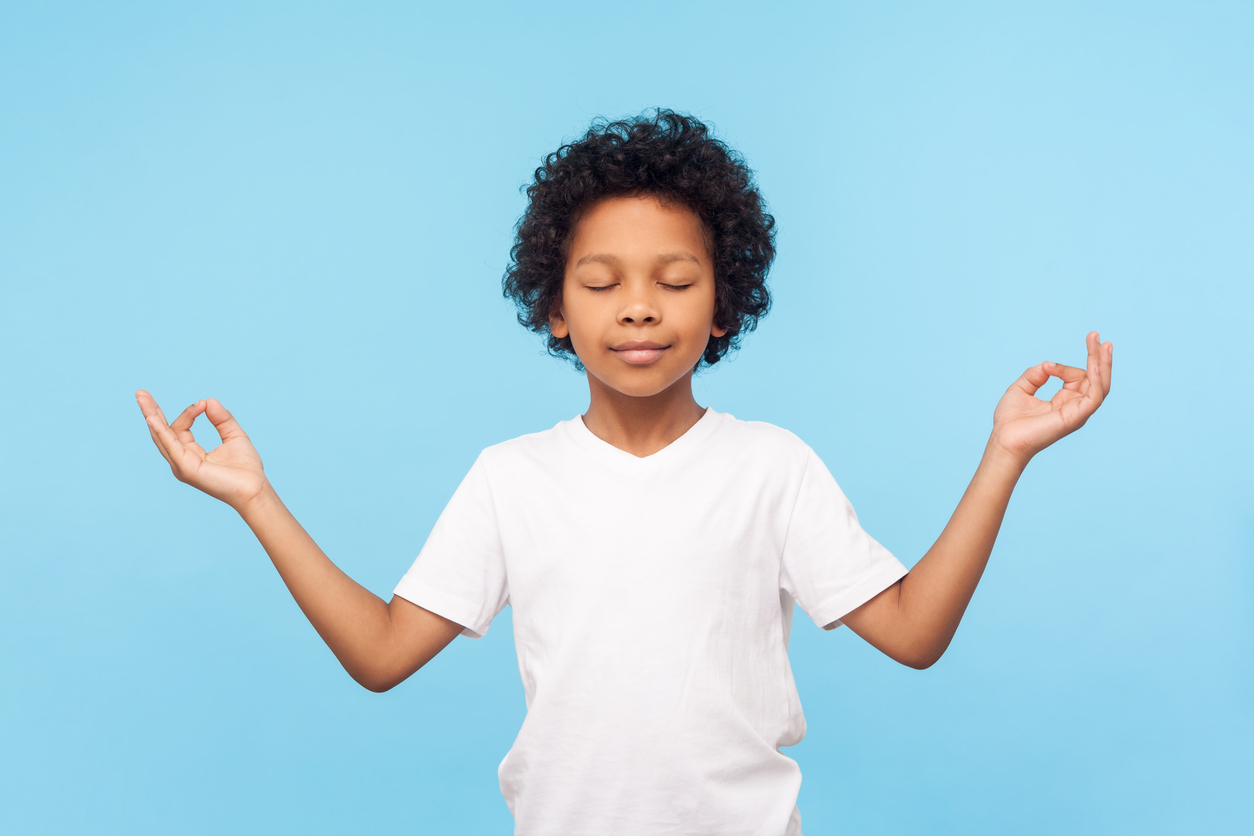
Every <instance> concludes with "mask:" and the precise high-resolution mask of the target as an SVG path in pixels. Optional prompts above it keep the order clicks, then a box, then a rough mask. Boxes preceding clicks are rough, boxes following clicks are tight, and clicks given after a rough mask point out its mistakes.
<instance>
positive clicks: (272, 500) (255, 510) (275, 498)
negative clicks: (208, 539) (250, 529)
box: [232, 479, 283, 524]
mask: <svg viewBox="0 0 1254 836" xmlns="http://www.w3.org/2000/svg"><path fill="white" fill-rule="evenodd" d="M282 504H283V503H282V501H281V500H280V499H279V495H278V493H276V492H275V490H274V487H273V486H272V485H271V484H270V480H269V479H267V480H266V481H265V482H264V483H263V484H262V486H261V489H260V490H258V491H257V492H256V493H255V494H253V495H252V496H250V497H249V498H248V499H245V500H243V501H241V502H238V503H236V504H234V505H233V506H232V507H233V508H235V512H236V513H237V514H239V515H240V516H241V517H243V518H244V521H245V522H249V521H250V520H251V519H254V518H256V517H257V516H259V515H262V514H265V513H266V511H267V510H268V509H271V508H274V507H275V506H277V505H282ZM250 524H251V523H250Z"/></svg>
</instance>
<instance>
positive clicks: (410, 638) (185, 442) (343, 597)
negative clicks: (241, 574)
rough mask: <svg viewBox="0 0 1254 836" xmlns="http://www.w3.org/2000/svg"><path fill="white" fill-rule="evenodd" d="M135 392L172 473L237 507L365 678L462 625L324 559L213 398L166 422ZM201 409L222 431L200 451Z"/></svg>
mask: <svg viewBox="0 0 1254 836" xmlns="http://www.w3.org/2000/svg"><path fill="white" fill-rule="evenodd" d="M136 401H137V402H138V404H139V407H140V410H141V411H142V412H143V413H144V417H145V419H146V420H147V422H148V429H149V431H150V433H151V434H152V438H153V442H154V443H155V444H156V445H157V448H158V449H159V450H160V451H161V454H162V455H163V456H164V457H165V459H166V461H167V462H169V464H170V468H171V470H173V472H174V475H175V477H176V478H177V479H179V481H181V482H186V483H188V484H190V485H192V486H193V487H195V488H197V489H199V490H201V491H204V492H205V493H207V494H209V495H210V496H213V497H215V498H217V499H220V500H222V501H223V502H225V503H227V504H228V505H230V506H231V507H232V508H234V509H235V510H236V511H237V512H238V513H239V514H240V516H241V517H243V519H244V521H245V522H246V523H247V524H248V527H249V528H251V529H252V531H253V533H254V534H256V535H257V539H258V540H259V541H260V542H261V545H262V547H263V548H265V550H266V553H267V554H268V555H269V556H270V559H271V561H272V562H273V563H274V567H275V569H277V570H278V572H279V576H280V577H282V578H283V582H284V583H285V584H286V585H287V588H288V590H289V591H290V592H291V593H292V597H293V598H295V599H296V603H297V605H298V606H299V607H300V608H301V611H302V612H303V613H304V614H305V616H306V617H307V618H308V619H309V621H310V623H311V624H313V627H314V629H315V630H317V631H318V635H319V636H321V637H322V639H323V641H325V642H326V643H327V646H328V647H330V648H331V652H332V653H334V654H335V656H336V658H337V659H339V661H340V664H341V665H343V666H344V669H345V670H346V671H347V672H348V674H349V675H350V676H352V677H353V679H355V680H356V681H357V682H359V683H360V684H361V685H362V686H363V687H365V688H368V689H369V690H371V691H386V690H388V689H389V688H392V687H394V686H395V685H397V684H399V683H400V682H403V681H404V680H405V679H406V678H408V677H409V676H410V675H411V674H413V673H414V672H415V671H416V670H418V669H419V668H421V667H422V666H423V665H425V664H426V663H427V662H429V661H430V660H431V659H432V658H433V657H434V656H435V655H436V654H437V653H439V652H440V651H441V650H443V649H444V648H445V647H446V646H447V645H448V644H449V642H451V641H452V640H453V639H454V638H456V636H457V634H458V633H460V632H461V630H462V625H460V624H457V623H456V622H453V621H450V620H449V619H447V618H444V617H443V616H439V615H436V614H435V613H433V612H430V611H429V610H426V609H423V608H422V607H419V606H418V605H416V604H413V603H410V602H409V601H406V600H405V599H403V598H397V597H395V596H393V598H392V601H391V603H390V604H388V603H384V602H383V599H382V598H379V597H378V596H377V595H375V594H374V593H372V592H370V591H369V590H367V589H366V588H365V587H363V586H361V585H360V584H358V583H357V582H356V581H354V580H353V579H352V578H350V577H349V576H348V575H346V574H344V572H343V571H341V570H340V568H339V567H338V566H336V565H335V564H334V563H332V562H331V560H330V558H328V557H327V556H326V554H325V553H323V551H322V549H320V548H319V547H318V544H317V543H315V542H314V541H313V538H312V537H310V536H309V534H308V532H306V531H305V529H304V528H303V527H302V526H301V524H300V523H299V522H297V521H296V518H295V517H294V516H292V514H291V512H290V511H288V509H287V507H286V506H285V505H284V504H283V502H282V501H281V500H280V499H279V497H278V494H277V493H275V491H274V488H273V487H272V486H271V485H270V483H269V480H268V479H266V477H265V474H264V473H263V471H262V467H261V457H260V456H258V455H257V452H256V450H255V449H254V448H253V446H252V442H250V441H249V439H248V436H247V435H246V434H245V433H244V431H243V429H241V428H240V426H239V424H238V423H236V421H235V419H234V418H233V417H232V416H231V413H229V412H227V410H226V409H225V408H224V407H223V406H222V405H221V404H220V403H218V402H217V401H216V400H215V399H213V398H210V399H209V400H208V401H203V400H202V401H197V402H196V403H195V404H192V405H191V406H189V407H188V408H187V409H186V410H184V411H183V414H181V415H180V416H179V417H178V418H176V419H175V420H174V423H173V424H168V425H167V423H166V420H165V415H164V414H163V413H162V412H161V409H160V407H158V406H157V404H156V401H155V400H154V399H153V398H152V396H151V395H150V394H148V393H147V392H145V391H144V390H142V389H141V390H139V391H138V392H137V393H136ZM202 411H203V412H204V413H205V417H207V418H208V419H209V421H210V422H211V423H212V424H213V425H214V426H215V427H216V428H217V430H218V433H219V435H220V436H221V437H222V444H220V445H219V446H218V447H216V448H214V449H213V450H212V451H210V452H208V453H206V452H205V450H204V448H202V447H201V446H200V445H199V444H197V443H196V441H195V439H194V438H193V437H192V432H191V427H192V423H193V422H194V421H195V419H196V416H197V415H199V414H200V413H201V412H202Z"/></svg>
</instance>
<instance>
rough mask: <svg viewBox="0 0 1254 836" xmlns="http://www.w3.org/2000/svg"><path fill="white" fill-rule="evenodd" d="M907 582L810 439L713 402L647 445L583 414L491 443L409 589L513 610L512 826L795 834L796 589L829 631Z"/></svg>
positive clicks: (452, 610)
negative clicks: (668, 436)
mask: <svg viewBox="0 0 1254 836" xmlns="http://www.w3.org/2000/svg"><path fill="white" fill-rule="evenodd" d="M905 574H906V568H905V566H903V565H902V564H901V563H900V562H898V561H897V559H896V558H894V557H893V556H892V554H890V553H889V552H888V550H887V549H885V548H884V547H883V546H881V545H880V544H879V543H877V542H876V541H875V540H873V539H871V537H870V536H869V535H867V534H866V532H864V531H863V530H862V528H861V527H860V526H859V525H858V518H857V516H856V515H855V514H854V511H853V508H852V507H851V506H850V504H849V501H848V500H847V499H846V498H845V495H844V494H843V493H842V492H841V490H840V488H839V487H838V486H837V484H836V481H835V480H834V479H833V478H832V475H831V473H829V472H828V470H827V468H826V467H825V466H824V464H823V462H822V461H820V460H819V458H818V456H816V455H815V454H814V451H813V450H811V449H810V448H809V447H808V446H807V445H806V444H805V443H803V442H802V441H801V439H799V438H797V436H795V435H793V434H792V433H790V432H788V431H787V430H783V429H780V428H779V427H776V426H774V425H772V424H767V423H763V422H760V421H741V420H738V419H736V418H735V417H733V416H731V415H728V414H725V413H719V412H715V411H714V410H712V409H707V410H706V412H705V414H704V415H703V416H702V417H701V419H700V420H699V421H697V423H696V424H694V425H693V426H692V427H691V428H689V430H688V431H687V432H686V433H684V435H682V436H681V437H680V438H678V439H676V440H675V441H674V442H672V443H671V444H670V445H668V446H667V447H665V448H663V449H662V450H659V451H658V452H656V453H654V454H653V455H651V456H645V457H643V458H638V457H636V456H633V455H632V454H630V453H627V452H626V451H623V450H619V449H618V448H617V447H614V446H613V445H612V444H609V443H608V442H606V441H603V440H602V439H600V438H598V437H597V436H595V435H593V434H592V432H591V431H590V430H589V429H588V428H587V427H586V426H585V425H584V423H583V419H582V418H581V417H579V416H576V417H575V418H573V419H571V420H569V421H562V422H560V423H558V424H557V425H556V426H554V427H553V428H552V429H549V430H545V431H544V432H538V433H532V434H530V435H524V436H521V437H519V438H515V439H512V440H510V441H506V442H503V443H501V444H496V445H493V446H491V447H488V448H487V449H485V450H484V451H483V452H482V453H481V454H480V455H479V457H478V459H476V461H475V463H474V465H473V466H472V467H471V469H470V472H469V473H468V474H467V475H466V477H465V479H464V480H463V481H462V483H461V485H460V486H459V487H458V488H457V491H456V492H455V493H454V494H453V497H452V499H451V500H450V501H449V504H448V506H447V507H446V508H445V509H444V512H443V513H442V514H441V515H440V518H439V520H438V521H437V522H436V524H435V527H434V529H433V530H432V531H431V535H430V537H428V539H427V542H426V544H425V545H424V546H423V548H422V551H421V553H419V555H418V557H417V559H416V560H415V561H414V564H413V566H412V567H411V568H410V569H409V571H408V572H406V573H405V576H404V577H403V578H401V581H400V583H399V584H397V586H396V590H395V594H396V595H398V596H400V597H402V598H405V599H406V600H408V601H412V602H413V603H415V604H418V605H419V606H421V607H425V608H426V609H428V610H431V611H432V612H435V613H438V614H439V615H442V616H444V617H445V618H448V619H451V620H452V621H455V622H457V623H459V624H462V625H464V626H465V630H463V635H467V636H471V637H474V638H478V637H480V636H482V635H483V634H484V633H486V632H487V630H488V625H489V624H490V623H491V621H492V619H493V617H495V616H496V614H497V613H498V612H500V611H501V610H502V609H503V608H504V607H505V605H506V604H510V605H511V606H512V607H513V621H514V643H515V645H516V647H517V650H518V668H519V671H520V672H521V674H522V681H523V689H524V691H525V693H526V699H527V716H526V719H525V720H524V721H523V724H522V728H521V730H520V731H519V733H518V738H517V739H516V740H515V741H514V745H513V747H512V748H511V749H510V750H509V752H508V754H506V756H505V758H504V760H502V761H501V765H500V768H499V770H498V775H499V777H500V782H501V792H502V794H503V795H504V796H505V801H506V803H507V804H508V805H509V809H510V812H511V813H513V815H514V820H515V831H514V832H515V834H516V836H581V834H597V836H613V835H614V834H630V836H654V835H655V834H657V835H658V836H660V834H667V836H671V834H675V835H676V836H678V834H694V836H695V834H702V836H708V834H719V836H736V834H744V835H745V836H799V834H800V833H801V815H800V813H799V812H798V811H797V808H796V801H797V794H798V791H799V790H800V787H801V770H800V768H799V767H798V765H797V763H796V762H795V761H794V760H792V759H791V758H789V757H788V756H787V755H785V754H783V753H782V752H780V747H783V746H792V745H794V744H796V743H798V742H800V740H801V738H802V736H803V735H804V734H805V718H804V716H803V715H802V713H801V703H800V701H799V699H798V696H797V689H796V685H795V684H794V682H793V676H792V669H791V668H790V666H789V664H788V635H789V628H790V626H791V623H792V612H793V602H794V600H795V601H796V602H797V603H798V604H800V605H801V608H802V609H803V610H804V611H805V612H806V613H807V614H808V615H809V616H810V618H812V619H813V620H814V622H815V623H816V624H817V625H819V626H820V627H823V628H824V629H829V630H830V629H832V628H835V627H838V626H840V621H839V620H838V619H839V618H840V617H841V616H843V615H845V614H846V613H848V612H849V611H850V610H853V609H855V608H856V607H858V606H859V605H861V604H863V603H864V602H866V601H867V600H869V599H871V598H872V597H874V596H875V595H876V594H877V593H879V592H881V591H882V590H884V589H885V588H887V587H888V586H890V585H891V584H892V583H893V582H895V581H896V580H897V579H899V578H900V577H902V576H903V575H905Z"/></svg>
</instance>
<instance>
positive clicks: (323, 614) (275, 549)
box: [236, 483, 462, 692]
mask: <svg viewBox="0 0 1254 836" xmlns="http://www.w3.org/2000/svg"><path fill="white" fill-rule="evenodd" d="M236 510H237V511H238V512H239V514H240V516H241V517H243V518H244V522H246V523H247V524H248V527H249V528H251V529H252V531H253V534H255V535H257V539H258V540H259V541H260V542H261V545H262V547H263V548H264V549H265V550H266V554H268V555H270V560H271V561H272V562H273V563H274V568H275V569H277V570H278V572H279V576H280V577H282V578H283V582H284V583H285V584H287V588H288V591H289V592H291V593H292V597H293V598H295V599H296V603H297V605H298V606H299V607H300V609H301V612H303V613H304V614H305V617H306V618H308V619H309V623H310V624H312V625H313V628H314V629H315V630H317V631H318V635H319V636H321V637H322V640H323V641H324V642H326V643H327V647H329V648H331V652H332V653H334V654H335V658H337V659H339V660H340V664H341V665H343V666H344V670H346V671H348V675H349V676H351V677H352V678H353V679H355V680H356V681H357V682H359V683H360V684H361V685H362V687H364V688H367V689H369V690H371V691H376V692H382V691H386V690H388V689H389V688H393V687H395V686H396V685H399V684H400V683H401V682H404V681H405V680H406V679H408V678H409V677H410V676H411V675H412V674H413V673H414V672H415V671H417V670H418V669H419V668H421V667H422V666H423V665H425V664H427V662H429V661H431V659H432V658H433V657H434V656H435V655H436V654H437V653H439V652H440V651H441V650H443V649H444V648H445V647H447V646H448V644H449V643H450V642H451V641H453V639H455V638H456V637H457V634H458V633H460V632H461V631H462V625H460V624H458V623H456V622H455V621H450V620H449V619H447V618H444V617H443V616H440V615H436V614H435V613H433V612H431V611H430V610H426V609H423V608H422V607H420V606H418V605H417V604H413V603H410V602H409V601H406V600H405V599H404V598H398V597H396V596H395V595H394V596H392V601H391V603H387V604H385V603H384V602H383V599H382V598H380V597H379V596H377V595H375V594H374V593H373V592H371V591H370V590H368V589H366V588H365V587H364V586H362V585H361V584H359V583H357V582H356V581H354V580H353V579H352V578H350V577H349V576H348V575H346V574H345V573H344V572H343V570H341V569H340V567H338V566H336V565H335V564H334V563H332V562H331V559H330V558H329V557H327V556H326V554H325V553H324V552H323V551H322V549H320V548H319V547H318V544H317V543H315V542H314V540H313V538H312V537H310V536H309V533H308V532H306V531H305V529H304V527H303V526H301V524H300V523H299V522H297V521H296V518H295V517H294V516H292V512H291V511H289V510H288V509H287V506H285V505H284V504H283V502H282V501H281V500H280V499H279V496H278V494H276V493H275V492H274V489H273V488H272V487H270V485H269V483H267V484H266V487H265V488H264V489H263V490H262V491H261V493H259V494H258V495H257V496H256V497H255V498H254V499H253V500H252V501H250V502H249V503H247V504H245V505H243V506H241V507H240V508H237V509H236Z"/></svg>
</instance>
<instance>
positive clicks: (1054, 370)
mask: <svg viewBox="0 0 1254 836" xmlns="http://www.w3.org/2000/svg"><path fill="white" fill-rule="evenodd" d="M1087 343H1088V365H1087V368H1086V369H1078V368H1076V367H1074V366H1063V365H1059V364H1057V363H1049V362H1045V363H1041V364H1039V365H1036V366H1033V367H1032V368H1030V369H1028V370H1027V371H1025V372H1024V373H1023V375H1022V377H1020V378H1019V379H1018V380H1016V381H1015V382H1014V384H1013V385H1011V387H1010V388H1009V389H1007V390H1006V394H1005V395H1004V396H1002V399H1001V401H1000V402H999V403H998V404H997V409H996V410H994V412H993V432H992V435H991V436H990V437H989V440H988V444H987V446H985V448H984V457H983V458H982V459H981V460H980V466H979V467H978V468H977V469H976V471H975V476H974V477H972V479H971V484H970V485H969V486H968V487H967V491H966V493H964V494H963V495H962V500H961V501H960V502H959V503H958V508H957V510H955V511H954V513H953V516H952V517H950V518H949V523H948V524H947V525H946V526H945V530H944V531H942V532H941V535H940V537H938V538H937V539H936V542H935V543H934V544H933V545H932V548H930V549H928V551H927V554H925V555H923V557H922V558H921V559H920V560H919V562H918V563H916V564H915V566H914V568H913V569H911V570H910V572H909V573H908V574H907V575H906V576H905V577H903V578H902V579H901V580H899V581H897V583H895V584H893V585H892V586H890V587H888V589H885V590H884V591H883V592H881V593H880V594H879V595H877V596H875V597H874V598H872V599H871V600H869V601H867V602H866V603H865V604H863V605H862V606H860V607H858V608H857V609H855V610H853V611H852V612H850V613H849V614H847V615H845V616H843V617H842V618H841V621H842V622H844V623H845V624H846V625H847V626H848V627H849V629H851V630H853V631H854V632H855V633H857V634H858V635H859V636H861V637H862V638H864V639H866V640H867V641H868V642H869V643H870V644H872V645H873V646H875V647H876V648H878V649H879V650H881V651H883V652H884V653H885V654H887V655H888V656H890V657H892V658H893V659H895V660H897V661H898V662H901V663H902V664H905V665H909V666H911V667H913V668H926V667H928V666H930V665H932V664H933V663H934V662H935V661H936V660H937V659H939V658H940V657H941V654H942V653H944V652H945V649H946V648H947V647H949V642H950V640H951V639H953V637H954V632H955V631H956V630H957V629H958V622H959V621H961V620H962V614H963V613H964V612H965V611H966V608H967V604H968V603H969V602H970V600H971V595H972V593H974V592H975V587H976V584H978V583H979V582H980V576H981V575H982V574H983V573H984V566H985V565H986V564H987V563H988V556H989V554H990V553H991V552H992V550H993V541H994V540H996V539H997V531H998V529H1000V528H1001V521H1002V517H1003V515H1004V514H1005V513H1006V505H1007V503H1009V502H1010V493H1011V491H1013V490H1014V487H1015V483H1016V482H1018V480H1019V475H1020V474H1021V473H1023V469H1024V468H1025V467H1027V464H1028V461H1030V460H1031V458H1032V456H1034V455H1035V454H1036V453H1038V452H1040V451H1041V450H1043V449H1045V448H1046V447H1048V446H1049V445H1051V444H1053V443H1054V442H1055V441H1057V440H1058V439H1060V438H1062V437H1063V436H1065V435H1067V434H1069V433H1072V432H1074V431H1075V430H1078V429H1079V428H1080V427H1082V426H1084V422H1085V421H1087V420H1088V418H1089V416H1090V415H1092V414H1093V413H1094V412H1095V411H1096V410H1097V408H1098V407H1099V406H1101V403H1102V399H1103V398H1105V396H1106V394H1107V393H1108V392H1109V391H1110V367H1111V362H1112V358H1113V355H1114V346H1113V345H1112V344H1111V343H1105V344H1103V343H1101V341H1100V337H1099V336H1098V333H1097V332H1096V331H1091V332H1089V335H1088V338H1087ZM1051 376H1053V377H1058V378H1060V379H1061V380H1062V382H1063V386H1062V388H1061V389H1059V390H1058V392H1057V393H1056V394H1055V395H1054V397H1053V398H1051V399H1050V400H1049V401H1043V400H1041V399H1039V398H1037V397H1035V394H1036V390H1037V389H1039V388H1040V387H1041V386H1043V385H1045V383H1046V382H1047V381H1048V380H1049V378H1050V377H1051Z"/></svg>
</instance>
